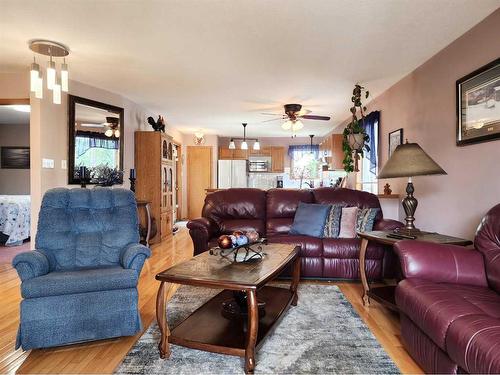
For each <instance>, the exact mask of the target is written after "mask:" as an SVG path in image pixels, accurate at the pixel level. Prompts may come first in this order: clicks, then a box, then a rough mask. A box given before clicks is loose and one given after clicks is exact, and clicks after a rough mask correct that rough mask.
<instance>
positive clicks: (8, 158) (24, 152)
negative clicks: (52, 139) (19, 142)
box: [0, 147, 30, 169]
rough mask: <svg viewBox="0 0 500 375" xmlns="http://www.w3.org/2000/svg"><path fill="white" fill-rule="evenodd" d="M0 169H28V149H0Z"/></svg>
mask: <svg viewBox="0 0 500 375" xmlns="http://www.w3.org/2000/svg"><path fill="white" fill-rule="evenodd" d="M0 158H1V163H0V167H1V168H5V169H29V168H30V148H29V147H2V149H1V151H0Z"/></svg>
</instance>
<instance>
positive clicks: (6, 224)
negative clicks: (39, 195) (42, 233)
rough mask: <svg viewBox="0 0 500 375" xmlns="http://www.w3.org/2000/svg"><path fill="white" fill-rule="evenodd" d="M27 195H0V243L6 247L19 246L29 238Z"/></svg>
mask: <svg viewBox="0 0 500 375" xmlns="http://www.w3.org/2000/svg"><path fill="white" fill-rule="evenodd" d="M30 210H31V200H30V196H29V195H0V241H1V243H2V244H5V245H6V246H17V245H21V244H22V243H23V241H24V240H25V239H27V238H29V236H30V216H31V212H30Z"/></svg>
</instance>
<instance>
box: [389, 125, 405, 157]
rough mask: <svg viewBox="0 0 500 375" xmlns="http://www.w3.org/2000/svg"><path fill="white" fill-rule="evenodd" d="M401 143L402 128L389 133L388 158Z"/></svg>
mask: <svg viewBox="0 0 500 375" xmlns="http://www.w3.org/2000/svg"><path fill="white" fill-rule="evenodd" d="M402 143H403V128H401V129H398V130H394V131H393V132H390V133H389V157H391V155H392V153H393V152H394V150H395V149H396V147H398V146H399V145H400V144H402Z"/></svg>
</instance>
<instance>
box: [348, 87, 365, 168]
mask: <svg viewBox="0 0 500 375" xmlns="http://www.w3.org/2000/svg"><path fill="white" fill-rule="evenodd" d="M369 95H370V93H369V91H368V90H365V88H364V87H362V86H360V85H359V84H356V85H355V86H354V90H353V91H352V97H351V101H352V103H353V105H352V107H351V108H350V111H351V114H352V120H351V122H350V123H349V124H348V125H347V126H346V127H345V129H344V133H343V135H344V139H343V141H342V149H343V151H344V160H343V161H342V163H343V165H344V170H345V171H346V172H348V173H349V172H358V171H359V168H358V161H359V157H360V155H361V156H363V153H364V152H365V151H367V152H368V151H370V146H369V145H368V142H370V136H369V135H368V134H366V131H365V126H364V123H365V111H366V107H365V106H363V103H362V102H361V99H362V96H364V98H365V99H368V96H369ZM358 112H359V118H358Z"/></svg>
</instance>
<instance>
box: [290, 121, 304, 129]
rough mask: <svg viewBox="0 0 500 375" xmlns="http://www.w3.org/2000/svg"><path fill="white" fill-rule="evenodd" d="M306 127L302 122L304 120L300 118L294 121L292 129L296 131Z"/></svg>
mask: <svg viewBox="0 0 500 375" xmlns="http://www.w3.org/2000/svg"><path fill="white" fill-rule="evenodd" d="M303 127H304V124H303V123H302V121H299V120H296V121H294V122H293V123H292V129H293V130H294V131H297V130H300V129H302V128H303Z"/></svg>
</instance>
